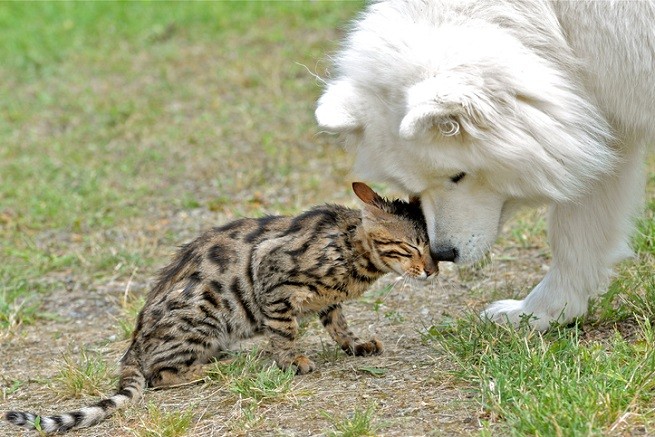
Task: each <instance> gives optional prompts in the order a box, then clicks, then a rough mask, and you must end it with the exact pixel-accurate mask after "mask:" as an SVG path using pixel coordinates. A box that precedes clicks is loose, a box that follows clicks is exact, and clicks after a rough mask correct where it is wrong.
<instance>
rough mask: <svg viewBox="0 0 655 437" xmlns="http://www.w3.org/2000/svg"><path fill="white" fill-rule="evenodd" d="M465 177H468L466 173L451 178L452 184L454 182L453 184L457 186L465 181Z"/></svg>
mask: <svg viewBox="0 0 655 437" xmlns="http://www.w3.org/2000/svg"><path fill="white" fill-rule="evenodd" d="M464 176H466V173H464V172H461V173H457V174H456V175H455V176H451V177H450V182H452V183H453V184H456V183H457V182H459V181H461V180H462V179H464Z"/></svg>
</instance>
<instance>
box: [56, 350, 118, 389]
mask: <svg viewBox="0 0 655 437" xmlns="http://www.w3.org/2000/svg"><path fill="white" fill-rule="evenodd" d="M115 382H116V378H114V377H112V376H111V369H110V368H109V367H108V366H107V363H106V361H105V360H104V359H103V358H102V357H100V356H99V355H97V354H94V353H91V352H88V351H82V352H81V353H80V354H77V353H75V354H74V353H72V352H71V353H68V354H66V355H64V357H63V363H62V364H61V370H60V371H59V373H58V374H57V375H55V377H54V378H53V379H52V381H51V382H50V386H51V388H52V391H53V392H54V393H55V394H57V396H58V397H60V398H62V399H70V398H80V397H82V396H104V395H106V394H107V393H108V392H109V391H111V390H112V389H113V388H114V386H115Z"/></svg>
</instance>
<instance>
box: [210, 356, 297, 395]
mask: <svg viewBox="0 0 655 437" xmlns="http://www.w3.org/2000/svg"><path fill="white" fill-rule="evenodd" d="M207 376H208V377H209V379H210V380H215V381H218V382H220V383H222V384H225V385H227V386H228V387H229V390H230V391H231V392H232V393H234V394H236V395H237V396H239V398H241V399H248V400H252V401H254V402H256V403H261V402H265V401H271V400H279V399H282V398H284V396H286V395H287V394H288V393H289V392H290V391H291V385H292V382H293V378H294V376H295V371H294V369H288V370H281V369H280V368H279V367H277V365H275V364H274V363H271V362H270V361H268V360H264V359H262V358H260V357H259V352H258V351H257V350H253V351H251V352H249V353H243V354H235V355H234V356H233V358H231V359H229V360H227V361H216V362H215V363H214V364H212V366H211V367H210V368H209V369H208V371H207Z"/></svg>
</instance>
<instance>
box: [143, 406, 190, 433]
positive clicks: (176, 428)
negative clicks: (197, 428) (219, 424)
mask: <svg viewBox="0 0 655 437" xmlns="http://www.w3.org/2000/svg"><path fill="white" fill-rule="evenodd" d="M192 424H193V410H191V409H190V408H188V409H186V410H184V411H164V410H162V409H161V408H160V407H158V406H156V405H154V404H152V403H149V404H148V414H147V415H145V416H144V417H142V418H141V422H140V424H139V425H138V426H137V427H136V428H135V429H134V430H133V431H132V435H134V436H135V437H181V436H186V435H190V434H189V431H190V429H191V425H192Z"/></svg>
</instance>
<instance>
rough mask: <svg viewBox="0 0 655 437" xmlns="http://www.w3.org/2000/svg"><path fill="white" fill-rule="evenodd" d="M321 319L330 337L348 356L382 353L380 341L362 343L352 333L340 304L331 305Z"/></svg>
mask: <svg viewBox="0 0 655 437" xmlns="http://www.w3.org/2000/svg"><path fill="white" fill-rule="evenodd" d="M319 317H320V318H321V323H323V326H325V329H326V330H327V332H328V333H329V334H330V337H332V339H333V340H334V341H336V342H337V344H338V345H339V346H341V349H343V350H344V352H346V353H347V354H348V355H357V356H367V355H377V354H380V353H382V350H383V347H382V343H381V342H380V340H378V339H376V338H373V339H371V340H369V341H361V340H360V339H359V338H357V336H356V335H355V334H353V333H352V331H351V330H350V329H349V328H348V323H347V322H346V318H345V317H344V315H343V311H342V309H341V305H340V304H335V305H330V306H329V307H327V308H326V309H324V310H323V311H321V312H320V313H319Z"/></svg>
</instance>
